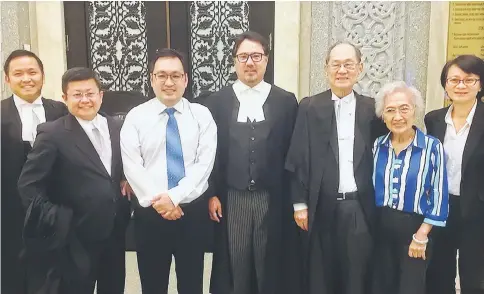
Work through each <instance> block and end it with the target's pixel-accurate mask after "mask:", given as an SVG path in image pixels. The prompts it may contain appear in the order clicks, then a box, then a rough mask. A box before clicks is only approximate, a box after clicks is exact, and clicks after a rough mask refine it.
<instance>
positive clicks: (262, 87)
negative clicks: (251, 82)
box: [233, 80, 271, 93]
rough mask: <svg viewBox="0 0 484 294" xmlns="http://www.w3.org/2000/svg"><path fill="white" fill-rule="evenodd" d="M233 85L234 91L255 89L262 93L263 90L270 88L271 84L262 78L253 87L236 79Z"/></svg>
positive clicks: (240, 91)
mask: <svg viewBox="0 0 484 294" xmlns="http://www.w3.org/2000/svg"><path fill="white" fill-rule="evenodd" d="M233 87H234V91H235V93H243V92H244V91H247V90H250V89H252V90H254V91H257V92H259V93H264V92H265V91H267V89H268V88H269V90H270V87H271V85H270V84H268V83H266V82H265V81H264V80H262V81H260V83H258V84H257V85H255V86H254V87H249V86H247V85H246V84H244V83H242V81H240V80H237V81H235V83H234V85H233Z"/></svg>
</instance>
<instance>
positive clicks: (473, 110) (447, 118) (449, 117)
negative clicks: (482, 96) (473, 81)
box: [445, 99, 477, 126]
mask: <svg viewBox="0 0 484 294" xmlns="http://www.w3.org/2000/svg"><path fill="white" fill-rule="evenodd" d="M476 107H477V99H476V101H475V102H474V106H472V108H471V111H470V112H469V114H468V115H467V118H466V122H467V124H468V125H469V126H470V125H471V124H472V120H473V119H474V114H475V113H476ZM453 109H454V105H453V104H451V105H450V107H449V109H448V110H447V114H446V115H445V122H446V123H447V124H450V125H452V126H454V121H453V120H452V110H453Z"/></svg>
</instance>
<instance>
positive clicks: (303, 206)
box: [293, 203, 308, 211]
mask: <svg viewBox="0 0 484 294" xmlns="http://www.w3.org/2000/svg"><path fill="white" fill-rule="evenodd" d="M293 206H294V211H298V210H304V209H308V205H307V204H306V203H295V204H293Z"/></svg>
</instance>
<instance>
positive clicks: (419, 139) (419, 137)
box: [380, 126, 425, 149]
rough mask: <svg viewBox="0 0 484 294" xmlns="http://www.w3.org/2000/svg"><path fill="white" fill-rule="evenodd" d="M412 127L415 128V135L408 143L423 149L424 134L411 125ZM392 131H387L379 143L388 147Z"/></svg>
mask: <svg viewBox="0 0 484 294" xmlns="http://www.w3.org/2000/svg"><path fill="white" fill-rule="evenodd" d="M413 129H414V130H415V137H414V138H413V141H412V143H411V144H410V145H412V146H414V147H417V148H420V149H425V134H424V133H423V132H422V131H421V130H420V129H419V128H417V127H416V126H413ZM391 134H392V132H389V133H388V134H387V135H386V136H385V138H383V140H381V142H380V145H383V146H385V147H388V148H390V146H391V145H390V144H391V142H390V136H391Z"/></svg>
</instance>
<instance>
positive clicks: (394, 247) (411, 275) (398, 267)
mask: <svg viewBox="0 0 484 294" xmlns="http://www.w3.org/2000/svg"><path fill="white" fill-rule="evenodd" d="M380 213H381V215H380V220H379V222H378V227H377V228H378V231H377V237H376V244H375V257H374V260H375V263H374V271H373V291H372V293H373V294H389V293H391V294H425V275H426V271H427V265H428V260H429V258H430V256H431V254H432V252H431V251H432V250H431V249H432V244H431V242H430V241H429V243H428V244H427V249H426V252H425V255H426V260H423V259H421V258H412V257H410V256H408V249H409V246H410V243H411V242H412V235H413V234H415V233H416V232H417V231H418V229H419V228H420V226H421V224H422V222H423V219H424V217H423V216H421V215H418V214H413V213H406V212H401V211H397V210H395V209H391V208H388V207H384V208H380Z"/></svg>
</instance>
